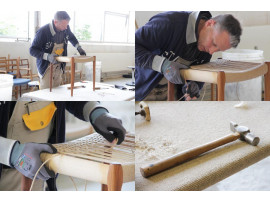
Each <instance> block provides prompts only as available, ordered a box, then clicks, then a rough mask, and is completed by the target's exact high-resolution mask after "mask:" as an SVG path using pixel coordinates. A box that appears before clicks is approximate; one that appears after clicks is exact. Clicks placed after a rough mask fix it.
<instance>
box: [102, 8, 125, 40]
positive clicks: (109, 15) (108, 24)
mask: <svg viewBox="0 0 270 202" xmlns="http://www.w3.org/2000/svg"><path fill="white" fill-rule="evenodd" d="M104 16H105V19H104V41H106V42H127V41H128V24H129V21H128V20H129V19H128V17H129V15H128V13H116V12H105V13H104Z"/></svg>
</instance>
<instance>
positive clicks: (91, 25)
mask: <svg viewBox="0 0 270 202" xmlns="http://www.w3.org/2000/svg"><path fill="white" fill-rule="evenodd" d="M55 12H56V11H40V12H39V15H34V13H36V12H27V11H17V12H16V15H14V13H12V12H8V11H6V12H5V11H2V12H1V13H0V38H16V39H29V27H30V30H31V38H32V37H34V36H32V35H34V32H33V30H34V26H35V25H34V24H35V23H34V22H36V23H37V25H38V26H39V27H41V26H44V25H46V24H48V23H50V22H51V21H52V19H53V17H54V14H55ZM67 12H68V14H69V15H70V18H71V21H70V23H69V26H70V29H71V31H72V32H73V33H74V34H75V36H76V38H77V39H78V40H79V41H82V42H97V43H133V44H134V43H135V36H134V33H135V23H134V22H135V12H112V11H94V10H92V11H91V10H90V11H89V12H77V11H67ZM30 14H31V15H30ZM30 17H31V22H30ZM39 18H40V21H39ZM38 22H39V23H38ZM29 24H30V25H31V26H29ZM32 24H33V25H32Z"/></svg>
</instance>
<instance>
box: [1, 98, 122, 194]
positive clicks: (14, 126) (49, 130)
mask: <svg viewBox="0 0 270 202" xmlns="http://www.w3.org/2000/svg"><path fill="white" fill-rule="evenodd" d="M65 110H68V111H69V112H70V113H71V114H73V115H74V116H76V117H77V118H79V119H81V120H84V121H90V122H91V124H92V126H93V127H94V129H95V130H96V132H98V133H99V134H101V135H102V136H103V137H104V138H105V139H106V140H108V141H109V142H113V141H114V140H116V139H117V141H118V142H117V144H121V143H122V142H123V141H124V138H125V133H126V130H125V128H124V127H123V126H122V121H121V120H120V119H118V118H116V117H115V116H113V115H111V114H110V113H109V112H108V110H107V109H106V108H104V107H102V106H101V105H100V104H99V103H98V102H22V101H21V102H0V190H20V181H21V175H24V176H26V177H28V178H31V179H33V177H34V175H35V173H36V172H37V170H38V168H39V167H40V165H41V164H42V162H41V160H40V157H39V155H40V153H41V152H47V153H56V149H55V148H54V147H53V146H52V145H51V144H53V143H62V142H65ZM49 143H51V144H49ZM37 179H39V180H37V182H35V187H34V190H43V186H44V183H43V182H44V181H45V180H46V181H47V185H48V190H56V177H55V174H54V172H52V171H50V170H49V169H48V168H47V167H43V168H42V169H41V170H40V172H39V174H38V175H37Z"/></svg>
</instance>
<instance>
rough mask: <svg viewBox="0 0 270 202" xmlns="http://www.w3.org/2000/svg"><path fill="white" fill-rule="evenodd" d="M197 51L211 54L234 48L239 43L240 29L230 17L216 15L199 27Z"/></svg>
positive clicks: (238, 24)
mask: <svg viewBox="0 0 270 202" xmlns="http://www.w3.org/2000/svg"><path fill="white" fill-rule="evenodd" d="M198 30H199V39H198V49H199V50H200V51H204V52H208V53H209V54H211V55H212V54H213V53H214V52H217V51H225V50H227V49H230V48H232V47H233V48H236V47H237V45H238V44H239V42H240V36H241V34H242V28H241V25H240V23H239V22H238V20H237V19H235V18H234V17H233V16H232V15H229V14H227V15H218V16H216V17H214V18H212V19H209V20H207V21H205V22H204V24H203V25H202V27H201V29H200V27H199V29H198Z"/></svg>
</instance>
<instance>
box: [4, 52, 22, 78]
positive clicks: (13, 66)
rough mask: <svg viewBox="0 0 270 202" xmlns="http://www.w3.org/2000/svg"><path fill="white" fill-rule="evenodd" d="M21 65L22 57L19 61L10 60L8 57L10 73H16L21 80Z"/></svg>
mask: <svg viewBox="0 0 270 202" xmlns="http://www.w3.org/2000/svg"><path fill="white" fill-rule="evenodd" d="M19 64H20V57H18V58H17V59H10V57H8V59H7V67H8V69H9V71H12V72H14V71H16V78H21V73H20V67H19V66H20V65H19ZM10 67H11V68H10Z"/></svg>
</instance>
